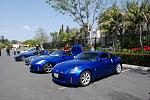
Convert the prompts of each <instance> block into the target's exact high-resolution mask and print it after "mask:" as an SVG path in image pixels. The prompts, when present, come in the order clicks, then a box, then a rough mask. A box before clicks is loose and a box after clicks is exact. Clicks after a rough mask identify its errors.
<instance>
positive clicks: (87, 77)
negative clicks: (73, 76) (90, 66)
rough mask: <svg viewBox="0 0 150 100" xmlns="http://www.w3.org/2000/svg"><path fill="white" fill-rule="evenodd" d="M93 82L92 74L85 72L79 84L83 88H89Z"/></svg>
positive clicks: (81, 75)
mask: <svg viewBox="0 0 150 100" xmlns="http://www.w3.org/2000/svg"><path fill="white" fill-rule="evenodd" d="M90 82H91V73H90V72H89V71H83V72H82V73H81V74H80V78H79V83H80V85H81V86H83V87H84V86H87V85H89V84H90Z"/></svg>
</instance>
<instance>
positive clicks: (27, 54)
mask: <svg viewBox="0 0 150 100" xmlns="http://www.w3.org/2000/svg"><path fill="white" fill-rule="evenodd" d="M48 53H49V52H48V51H45V50H42V51H41V52H40V55H47V54H48ZM34 55H39V54H38V53H37V51H36V50H29V51H26V52H22V53H19V54H17V55H16V56H15V57H14V58H15V61H22V60H24V59H25V58H27V57H30V56H34Z"/></svg>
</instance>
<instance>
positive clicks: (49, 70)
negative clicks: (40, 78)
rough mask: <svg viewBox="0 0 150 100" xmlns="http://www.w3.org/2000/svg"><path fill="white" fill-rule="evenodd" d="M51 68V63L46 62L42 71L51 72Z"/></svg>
mask: <svg viewBox="0 0 150 100" xmlns="http://www.w3.org/2000/svg"><path fill="white" fill-rule="evenodd" d="M52 69H53V65H52V64H51V63H46V64H45V65H44V71H45V72H46V73H50V72H52Z"/></svg>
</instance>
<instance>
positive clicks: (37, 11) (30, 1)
mask: <svg viewBox="0 0 150 100" xmlns="http://www.w3.org/2000/svg"><path fill="white" fill-rule="evenodd" d="M45 1H46V0H0V36H1V35H4V37H5V38H6V39H9V40H19V41H24V40H28V39H33V38H34V36H35V32H36V30H37V29H38V28H39V27H42V28H43V29H44V30H45V31H46V33H47V34H48V35H49V33H50V32H54V31H59V29H60V27H61V25H62V24H63V25H64V28H66V27H67V26H69V27H70V28H75V27H77V28H78V27H79V25H78V24H77V23H76V22H73V20H72V19H71V18H70V17H69V16H65V15H62V14H59V13H58V12H56V11H55V10H54V9H52V8H51V7H50V6H49V5H48V4H47V3H45Z"/></svg>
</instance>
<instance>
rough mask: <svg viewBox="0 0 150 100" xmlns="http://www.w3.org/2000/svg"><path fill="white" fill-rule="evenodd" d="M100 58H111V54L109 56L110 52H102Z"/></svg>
mask: <svg viewBox="0 0 150 100" xmlns="http://www.w3.org/2000/svg"><path fill="white" fill-rule="evenodd" d="M100 58H106V59H107V58H109V56H108V54H106V53H104V54H102V55H101V56H100Z"/></svg>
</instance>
